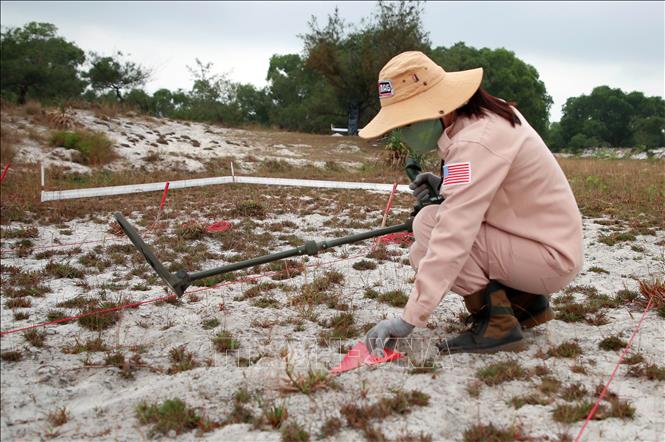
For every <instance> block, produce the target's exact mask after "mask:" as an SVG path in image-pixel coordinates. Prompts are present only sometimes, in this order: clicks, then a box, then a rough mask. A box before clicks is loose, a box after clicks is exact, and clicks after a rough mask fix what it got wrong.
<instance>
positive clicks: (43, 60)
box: [0, 2, 665, 150]
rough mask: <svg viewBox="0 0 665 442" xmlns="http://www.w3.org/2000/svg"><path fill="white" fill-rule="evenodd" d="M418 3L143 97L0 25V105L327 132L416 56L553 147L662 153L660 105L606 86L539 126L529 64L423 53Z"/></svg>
mask: <svg viewBox="0 0 665 442" xmlns="http://www.w3.org/2000/svg"><path fill="white" fill-rule="evenodd" d="M422 17H423V4H422V3H421V2H390V3H388V2H378V3H377V5H376V10H375V12H374V13H373V14H372V15H371V16H370V17H369V18H366V19H364V20H362V21H361V24H360V25H358V26H353V25H350V24H348V23H346V22H345V21H344V20H343V19H342V18H341V17H340V16H339V13H338V11H337V9H335V10H334V12H332V13H331V14H329V15H328V17H327V20H326V21H325V23H322V24H320V23H319V22H318V21H317V19H316V18H312V19H311V21H310V22H309V23H308V31H307V32H306V33H305V34H303V35H300V36H299V37H300V38H301V40H302V42H303V50H302V53H300V54H275V55H273V56H272V57H271V58H270V63H269V67H268V72H267V74H266V80H267V86H265V87H263V88H257V87H256V86H254V85H252V84H243V83H235V82H232V81H230V80H229V79H228V77H227V76H226V75H225V74H223V73H219V72H216V71H215V67H214V66H213V65H212V64H211V63H206V62H204V61H201V60H199V59H196V60H195V62H194V65H193V66H188V69H189V71H190V74H191V77H192V86H191V88H190V89H189V90H184V89H177V90H168V89H159V90H157V91H155V92H154V93H152V94H149V93H147V92H146V91H145V90H144V86H145V84H146V82H147V81H148V80H149V79H150V78H151V72H150V70H149V69H148V68H146V67H144V66H141V65H139V64H137V63H135V62H133V61H131V60H128V57H127V56H125V55H124V54H123V53H121V52H117V53H114V54H110V55H100V54H97V53H94V52H91V53H88V54H86V53H85V52H84V51H83V50H81V49H80V48H79V47H77V46H76V44H75V43H73V42H70V41H66V40H65V39H64V38H62V37H61V36H59V35H58V30H57V28H56V27H55V26H54V25H53V24H50V23H36V22H31V23H28V24H26V25H25V26H23V27H21V28H8V29H5V30H3V31H2V33H1V38H0V59H1V66H2V69H1V88H0V95H1V96H2V99H3V100H7V101H12V102H16V103H19V104H21V103H25V102H26V100H29V99H32V100H39V101H43V102H47V103H53V104H64V103H66V102H67V101H68V100H80V99H83V100H88V101H91V102H98V101H109V102H120V103H124V104H126V105H128V106H131V107H135V108H137V109H139V110H140V111H141V112H144V113H147V114H151V115H155V116H163V117H169V118H177V119H185V120H195V121H213V122H218V123H223V124H226V125H230V126H233V125H246V124H256V125H262V126H269V127H275V128H279V129H285V130H292V131H304V132H319V133H326V132H328V131H329V129H330V124H331V123H332V124H335V125H337V126H347V125H348V126H349V127H350V128H351V129H352V131H353V129H354V128H355V127H354V125H356V126H359V127H362V126H364V125H365V124H366V123H367V122H368V121H369V120H370V119H371V118H372V116H373V115H374V114H375V113H376V112H378V110H379V108H380V104H379V100H378V97H377V92H376V81H377V74H378V72H379V71H380V69H381V67H383V65H384V64H385V63H386V62H387V61H388V60H389V59H390V58H392V57H393V56H394V55H396V54H398V53H400V52H403V51H408V50H420V51H422V52H424V53H426V54H427V55H428V56H429V57H430V58H432V59H433V60H434V61H435V62H436V63H438V64H439V65H441V66H443V67H444V68H445V69H446V70H448V71H457V70H462V69H471V68H475V67H479V66H482V67H483V68H484V70H485V76H484V78H483V86H484V87H485V88H486V89H487V90H488V92H490V93H491V94H493V95H496V96H498V97H501V98H504V99H506V100H509V101H511V102H514V103H516V105H517V107H518V108H519V109H520V111H521V112H522V113H523V114H524V116H525V117H526V118H527V120H529V122H530V123H531V125H532V126H533V127H534V128H535V129H536V130H537V131H538V132H539V133H540V134H541V135H542V136H543V137H544V138H545V139H546V141H547V142H548V145H549V146H550V148H552V149H553V150H560V149H562V148H573V149H579V148H583V147H588V146H617V147H618V146H636V145H637V146H643V147H659V146H663V145H665V101H664V100H663V99H662V98H661V97H646V96H645V95H644V94H643V93H641V92H630V93H625V92H623V91H622V90H620V89H612V88H609V87H608V86H600V87H597V88H595V89H594V90H593V91H592V92H591V94H590V95H581V96H579V97H571V98H569V99H568V100H567V101H566V104H565V105H564V108H563V115H562V118H561V121H560V122H557V123H551V124H550V122H549V111H550V107H551V105H552V98H551V97H550V95H549V94H548V93H547V89H546V87H545V84H544V82H543V81H542V80H541V79H540V77H539V74H538V71H537V70H536V68H535V67H533V66H531V65H529V64H527V63H525V62H524V61H522V60H520V59H519V58H518V57H517V56H516V55H515V53H514V52H512V51H509V50H507V49H503V48H499V49H488V48H481V49H478V48H474V47H471V46H467V45H466V44H465V43H463V42H459V43H456V44H454V45H451V46H449V47H444V46H433V45H432V42H431V41H430V39H429V34H428V33H427V32H426V31H425V30H424V27H423V22H422Z"/></svg>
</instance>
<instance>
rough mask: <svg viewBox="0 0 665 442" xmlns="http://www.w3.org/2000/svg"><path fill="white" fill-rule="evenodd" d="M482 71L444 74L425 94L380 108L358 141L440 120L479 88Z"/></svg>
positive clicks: (470, 70) (363, 129)
mask: <svg viewBox="0 0 665 442" xmlns="http://www.w3.org/2000/svg"><path fill="white" fill-rule="evenodd" d="M482 79H483V68H476V69H469V70H467V71H458V72H447V73H446V74H445V76H444V77H443V79H442V80H441V81H439V82H438V83H437V84H435V85H434V86H432V87H431V88H430V89H428V90H427V91H425V92H423V93H420V94H417V95H414V96H413V97H411V98H407V99H406V100H403V101H399V102H397V103H394V104H391V105H389V106H384V107H382V108H381V110H380V111H379V113H378V114H377V115H376V116H375V117H374V118H373V119H372V121H370V122H369V123H368V124H367V126H365V127H363V128H362V129H361V130H360V132H359V133H358V135H359V136H360V137H361V138H365V139H369V138H377V137H380V136H381V135H383V134H385V133H386V132H388V131H390V130H393V129H396V128H398V127H401V126H406V125H407V124H412V123H417V122H418V121H424V120H431V119H434V118H441V117H443V116H444V115H447V114H449V113H451V112H453V111H454V110H455V109H457V108H459V107H461V106H462V105H463V104H464V103H465V102H466V101H468V100H469V98H471V97H472V96H473V94H474V93H475V92H476V91H477V90H478V88H479V87H480V82H481V81H482Z"/></svg>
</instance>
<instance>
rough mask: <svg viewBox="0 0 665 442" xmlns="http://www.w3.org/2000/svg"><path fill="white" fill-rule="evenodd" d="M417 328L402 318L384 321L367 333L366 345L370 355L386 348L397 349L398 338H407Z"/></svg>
mask: <svg viewBox="0 0 665 442" xmlns="http://www.w3.org/2000/svg"><path fill="white" fill-rule="evenodd" d="M414 328H415V326H413V325H411V324H409V323H408V322H406V321H405V320H403V319H402V318H393V319H384V320H383V321H381V322H379V323H378V324H376V325H375V326H374V327H372V329H371V330H370V331H369V332H368V333H367V337H365V344H366V345H367V349H368V350H369V352H370V353H374V350H381V351H383V349H384V348H390V349H392V348H395V344H396V343H397V340H396V338H405V337H407V336H409V335H410V334H411V332H412V331H413V329H414Z"/></svg>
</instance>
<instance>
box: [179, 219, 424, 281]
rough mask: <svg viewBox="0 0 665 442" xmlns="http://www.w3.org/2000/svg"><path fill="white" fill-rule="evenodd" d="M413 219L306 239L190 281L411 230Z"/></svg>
mask: <svg viewBox="0 0 665 442" xmlns="http://www.w3.org/2000/svg"><path fill="white" fill-rule="evenodd" d="M411 225H412V220H411V219H409V220H408V221H407V222H405V223H403V224H398V225H396V226H391V227H384V228H382V229H377V230H371V231H369V232H363V233H358V234H355V235H349V236H344V237H342V238H337V239H331V240H328V241H321V242H316V241H306V242H305V244H303V245H302V246H300V247H297V248H295V249H291V250H285V251H283V252H277V253H272V254H270V255H264V256H259V257H258V258H252V259H248V260H245V261H240V262H235V263H233V264H228V265H225V266H222V267H217V268H215V269H210V270H203V271H200V272H194V273H190V274H188V276H189V279H190V281H196V280H198V279H205V278H209V277H211V276H216V275H221V274H223V273H228V272H233V271H236V270H242V269H247V268H249V267H254V266H257V265H261V264H266V263H269V262H273V261H279V260H280V259H285V258H291V257H293V256H302V255H316V254H317V253H319V252H320V251H321V250H326V249H329V248H331V247H337V246H341V245H344V244H350V243H354V242H358V241H363V240H365V239H370V238H375V237H377V236H383V235H388V234H390V233H396V232H404V231H411Z"/></svg>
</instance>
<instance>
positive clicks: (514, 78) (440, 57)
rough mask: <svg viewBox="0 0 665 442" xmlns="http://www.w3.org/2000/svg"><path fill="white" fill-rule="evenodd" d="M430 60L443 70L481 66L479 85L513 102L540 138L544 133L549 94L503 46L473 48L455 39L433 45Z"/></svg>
mask: <svg viewBox="0 0 665 442" xmlns="http://www.w3.org/2000/svg"><path fill="white" fill-rule="evenodd" d="M432 60H434V61H435V62H436V63H437V64H439V65H440V66H442V67H443V68H444V69H445V70H446V71H461V70H466V69H473V68H477V67H482V68H483V83H482V84H483V87H484V88H485V89H486V90H487V92H489V93H490V94H492V95H494V96H497V97H499V98H503V99H505V100H507V101H512V102H514V103H516V105H517V108H518V109H519V111H520V112H521V113H522V114H523V115H524V117H525V118H526V119H527V120H528V121H529V124H531V126H532V127H533V128H534V129H536V131H538V132H539V133H540V134H541V135H542V136H543V137H546V136H547V128H548V126H549V111H550V107H551V106H552V97H551V96H550V95H549V94H548V93H547V89H546V88H545V83H543V81H542V80H540V76H539V74H538V71H537V70H536V68H534V67H533V66H531V65H529V64H527V63H525V62H524V61H522V60H520V59H519V58H518V57H517V56H516V55H515V53H514V52H511V51H509V50H507V49H504V48H499V49H489V48H482V49H476V48H474V47H471V46H466V45H465V44H464V43H463V42H458V43H456V44H454V45H453V46H451V47H449V48H446V47H443V46H441V47H437V48H435V49H434V50H433V51H432Z"/></svg>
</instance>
